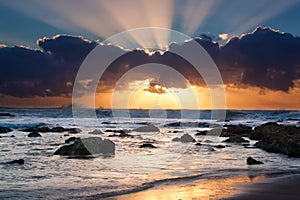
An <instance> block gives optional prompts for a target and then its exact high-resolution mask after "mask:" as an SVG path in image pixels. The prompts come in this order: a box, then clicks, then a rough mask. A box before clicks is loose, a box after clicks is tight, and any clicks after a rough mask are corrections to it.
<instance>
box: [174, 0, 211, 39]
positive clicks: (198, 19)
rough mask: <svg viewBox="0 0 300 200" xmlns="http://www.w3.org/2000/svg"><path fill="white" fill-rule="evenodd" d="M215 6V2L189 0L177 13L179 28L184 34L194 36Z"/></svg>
mask: <svg viewBox="0 0 300 200" xmlns="http://www.w3.org/2000/svg"><path fill="white" fill-rule="evenodd" d="M215 5H216V0H209V1H206V0H189V1H186V2H184V4H183V5H182V7H181V6H180V8H179V10H178V11H177V12H178V13H180V17H181V18H182V20H181V22H182V23H181V27H182V31H183V32H184V33H185V34H188V35H190V34H194V33H195V32H196V30H197V29H198V28H199V27H200V26H201V24H202V22H203V21H204V20H205V19H206V17H207V16H208V15H209V14H210V12H211V10H212V8H213V7H214V6H215Z"/></svg>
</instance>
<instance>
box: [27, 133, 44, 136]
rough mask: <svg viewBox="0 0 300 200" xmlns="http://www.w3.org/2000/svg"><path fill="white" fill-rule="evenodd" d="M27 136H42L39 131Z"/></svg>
mask: <svg viewBox="0 0 300 200" xmlns="http://www.w3.org/2000/svg"><path fill="white" fill-rule="evenodd" d="M27 137H42V136H41V134H40V133H39V132H31V133H29V134H28V135H27Z"/></svg>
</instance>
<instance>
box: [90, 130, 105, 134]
mask: <svg viewBox="0 0 300 200" xmlns="http://www.w3.org/2000/svg"><path fill="white" fill-rule="evenodd" d="M89 134H94V135H102V134H104V133H103V132H102V131H101V130H97V129H95V130H93V131H90V132H89Z"/></svg>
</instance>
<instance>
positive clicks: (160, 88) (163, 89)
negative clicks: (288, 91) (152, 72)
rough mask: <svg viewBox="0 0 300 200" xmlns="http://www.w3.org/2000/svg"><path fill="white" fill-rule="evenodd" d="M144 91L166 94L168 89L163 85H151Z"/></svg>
mask: <svg viewBox="0 0 300 200" xmlns="http://www.w3.org/2000/svg"><path fill="white" fill-rule="evenodd" d="M144 91H147V92H151V93H155V94H166V93H167V91H168V89H167V88H166V87H164V86H163V85H161V84H157V83H149V86H148V87H147V88H145V89H144Z"/></svg>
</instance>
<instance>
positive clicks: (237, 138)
mask: <svg viewBox="0 0 300 200" xmlns="http://www.w3.org/2000/svg"><path fill="white" fill-rule="evenodd" d="M223 142H230V143H246V142H249V140H245V139H244V138H242V137H241V136H238V135H234V136H230V137H229V138H228V139H226V140H224V141H223Z"/></svg>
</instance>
